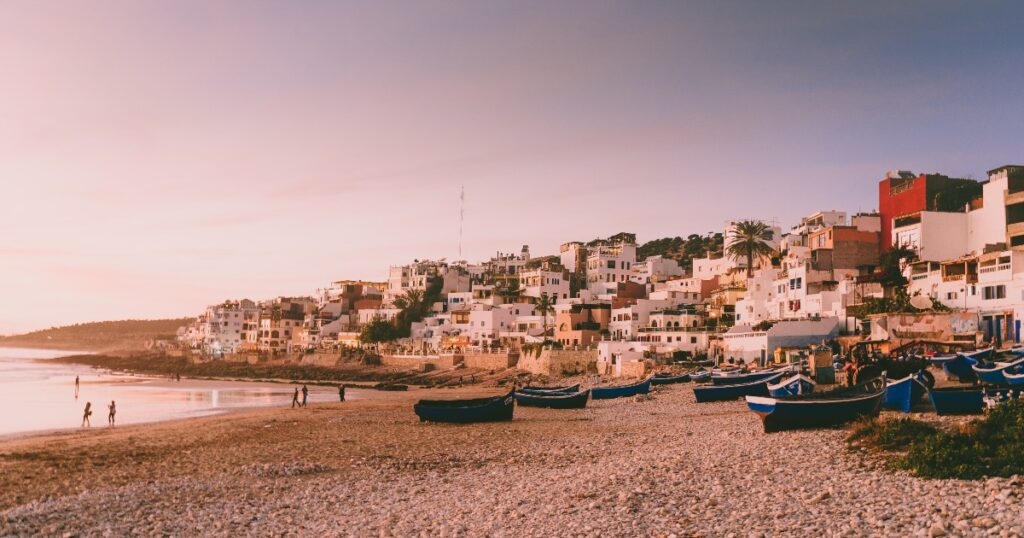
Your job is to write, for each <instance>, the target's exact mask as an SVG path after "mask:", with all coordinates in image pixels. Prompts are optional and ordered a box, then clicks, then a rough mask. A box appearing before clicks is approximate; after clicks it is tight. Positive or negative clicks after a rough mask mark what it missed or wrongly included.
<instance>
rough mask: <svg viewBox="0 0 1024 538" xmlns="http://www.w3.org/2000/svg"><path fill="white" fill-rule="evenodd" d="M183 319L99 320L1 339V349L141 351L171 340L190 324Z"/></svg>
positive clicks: (188, 319) (189, 320)
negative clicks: (154, 344) (155, 342)
mask: <svg viewBox="0 0 1024 538" xmlns="http://www.w3.org/2000/svg"><path fill="white" fill-rule="evenodd" d="M192 321H193V320H192V319H190V318H180V319H128V320H121V321H97V322H92V323H78V324H75V325H66V326H63V327H51V328H49V329H43V330H40V331H34V332H30V333H25V334H19V335H14V336H7V337H0V346H10V347H19V346H20V347H35V348H49V349H75V350H81V351H100V350H108V349H133V348H134V349H139V348H142V347H143V346H144V345H145V344H146V343H147V342H149V341H151V340H169V339H172V338H174V337H175V336H176V335H177V332H178V328H179V327H184V326H186V325H188V324H189V323H191V322H192Z"/></svg>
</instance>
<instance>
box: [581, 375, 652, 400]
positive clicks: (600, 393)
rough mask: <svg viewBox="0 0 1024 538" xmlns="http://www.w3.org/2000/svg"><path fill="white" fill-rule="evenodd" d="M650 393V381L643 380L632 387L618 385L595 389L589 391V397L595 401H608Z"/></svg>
mask: <svg viewBox="0 0 1024 538" xmlns="http://www.w3.org/2000/svg"><path fill="white" fill-rule="evenodd" d="M650 391H651V380H650V379H645V380H643V381H641V382H639V383H634V384H632V385H619V386H617V387H595V388H592V389H590V397H591V398H593V399H595V400H610V399H612V398H625V397H626V396H635V395H637V394H647V393H648V392H650Z"/></svg>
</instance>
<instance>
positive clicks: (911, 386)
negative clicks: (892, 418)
mask: <svg viewBox="0 0 1024 538" xmlns="http://www.w3.org/2000/svg"><path fill="white" fill-rule="evenodd" d="M926 389H927V386H926V385H925V384H924V383H923V381H922V378H921V374H920V372H918V373H914V374H910V375H908V376H906V377H904V378H902V379H894V380H892V381H889V382H887V383H886V386H885V399H884V400H882V407H884V408H886V409H895V410H897V411H903V412H904V413H909V412H910V409H911V408H912V407H914V404H915V403H917V400H918V399H919V398H920V397H921V396H922V395H924V393H925V390H926Z"/></svg>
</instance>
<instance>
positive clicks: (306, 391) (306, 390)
mask: <svg viewBox="0 0 1024 538" xmlns="http://www.w3.org/2000/svg"><path fill="white" fill-rule="evenodd" d="M308 396H309V389H308V388H306V386H305V385H303V386H302V407H306V398H307V397H308Z"/></svg>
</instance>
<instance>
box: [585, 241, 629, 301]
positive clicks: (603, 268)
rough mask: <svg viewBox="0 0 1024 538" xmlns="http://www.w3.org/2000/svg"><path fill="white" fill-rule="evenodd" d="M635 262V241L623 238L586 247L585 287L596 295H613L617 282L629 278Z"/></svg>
mask: <svg viewBox="0 0 1024 538" xmlns="http://www.w3.org/2000/svg"><path fill="white" fill-rule="evenodd" d="M635 263H636V242H635V240H634V239H632V238H631V237H630V238H623V239H620V240H618V241H616V242H611V241H609V242H605V243H601V244H597V245H594V246H593V247H589V248H588V249H587V288H588V289H589V290H590V292H591V293H594V294H596V295H605V294H611V295H614V294H615V292H616V290H617V289H618V283H619V282H626V281H628V280H629V277H630V274H631V272H632V269H633V264H635Z"/></svg>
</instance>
